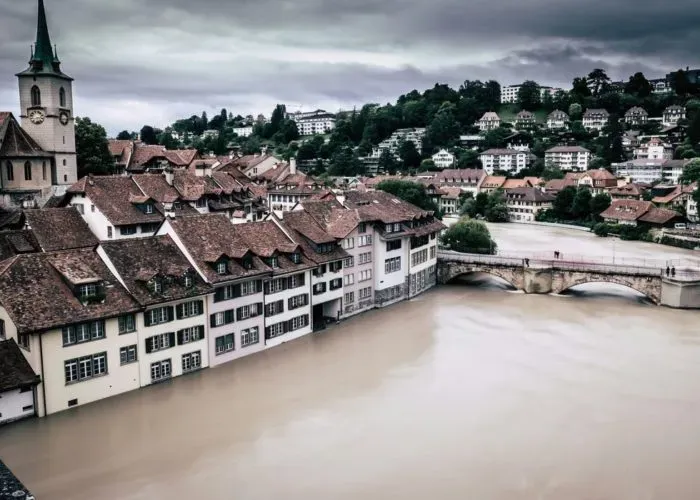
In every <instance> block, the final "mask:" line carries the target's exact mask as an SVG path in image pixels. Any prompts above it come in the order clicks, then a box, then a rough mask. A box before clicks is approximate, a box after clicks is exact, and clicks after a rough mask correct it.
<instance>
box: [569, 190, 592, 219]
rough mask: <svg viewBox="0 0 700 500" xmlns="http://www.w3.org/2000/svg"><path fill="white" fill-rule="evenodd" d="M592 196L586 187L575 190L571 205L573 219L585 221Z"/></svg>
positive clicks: (588, 213)
mask: <svg viewBox="0 0 700 500" xmlns="http://www.w3.org/2000/svg"><path fill="white" fill-rule="evenodd" d="M592 199H593V196H592V195H591V191H590V189H588V188H586V187H580V188H578V189H577V190H576V196H574V201H573V203H572V204H571V216H572V217H573V218H574V219H578V220H581V219H587V218H588V216H589V215H590V214H591V200H592Z"/></svg>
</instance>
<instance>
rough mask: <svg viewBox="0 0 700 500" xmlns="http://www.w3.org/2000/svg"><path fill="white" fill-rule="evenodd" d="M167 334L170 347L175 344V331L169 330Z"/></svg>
mask: <svg viewBox="0 0 700 500" xmlns="http://www.w3.org/2000/svg"><path fill="white" fill-rule="evenodd" d="M168 336H169V337H170V347H172V346H174V345H175V332H170V333H169V334H168Z"/></svg>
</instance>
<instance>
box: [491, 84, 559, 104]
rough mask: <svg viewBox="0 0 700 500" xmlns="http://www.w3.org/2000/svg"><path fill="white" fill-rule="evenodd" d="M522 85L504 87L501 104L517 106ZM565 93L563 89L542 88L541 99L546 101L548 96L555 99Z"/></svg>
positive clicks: (502, 88)
mask: <svg viewBox="0 0 700 500" xmlns="http://www.w3.org/2000/svg"><path fill="white" fill-rule="evenodd" d="M520 87H522V85H504V86H503V87H501V104H516V103H517V102H518V101H519V99H518V92H519V91H520ZM560 91H563V89H560V88H556V87H542V86H541V87H540V99H544V98H545V97H546V96H548V97H554V95H555V94H556V93H557V92H560Z"/></svg>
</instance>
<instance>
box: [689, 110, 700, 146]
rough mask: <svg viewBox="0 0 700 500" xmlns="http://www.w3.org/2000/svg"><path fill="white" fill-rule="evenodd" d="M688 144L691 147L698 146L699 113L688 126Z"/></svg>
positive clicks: (699, 135) (699, 131)
mask: <svg viewBox="0 0 700 500" xmlns="http://www.w3.org/2000/svg"><path fill="white" fill-rule="evenodd" d="M687 134H688V142H690V144H691V145H692V146H695V145H697V144H700V113H696V114H695V117H694V118H693V120H692V121H691V122H690V125H688V130H687Z"/></svg>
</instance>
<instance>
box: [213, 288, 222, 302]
mask: <svg viewBox="0 0 700 500" xmlns="http://www.w3.org/2000/svg"><path fill="white" fill-rule="evenodd" d="M222 300H224V289H223V288H217V289H216V291H215V292H214V302H221V301H222Z"/></svg>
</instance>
